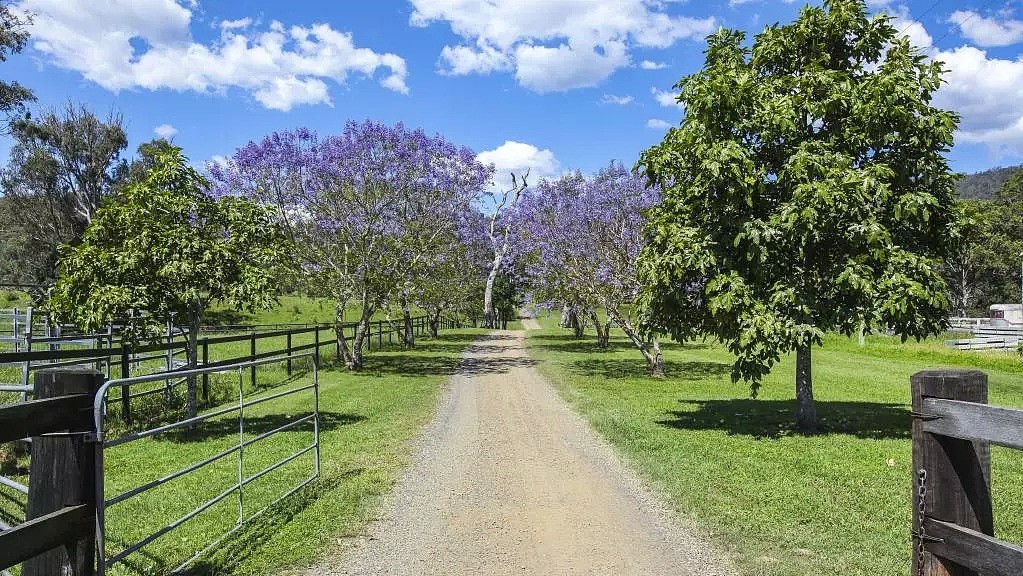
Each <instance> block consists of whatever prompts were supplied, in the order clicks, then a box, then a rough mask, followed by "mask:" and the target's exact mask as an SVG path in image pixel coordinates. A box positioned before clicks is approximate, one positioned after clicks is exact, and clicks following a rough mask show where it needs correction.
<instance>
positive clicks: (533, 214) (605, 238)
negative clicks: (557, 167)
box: [514, 162, 664, 375]
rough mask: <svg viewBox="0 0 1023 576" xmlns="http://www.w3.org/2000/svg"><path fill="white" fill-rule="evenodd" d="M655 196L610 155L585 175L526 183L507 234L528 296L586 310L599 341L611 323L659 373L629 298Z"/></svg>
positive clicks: (635, 291)
mask: <svg viewBox="0 0 1023 576" xmlns="http://www.w3.org/2000/svg"><path fill="white" fill-rule="evenodd" d="M659 198H660V195H659V193H658V191H657V189H656V187H653V188H648V187H646V185H645V182H644V180H643V179H642V178H641V177H639V176H638V175H636V174H634V173H631V172H629V171H628V170H626V169H625V167H624V166H622V165H621V164H620V163H617V162H612V163H611V164H610V165H609V166H607V167H606V168H604V169H602V170H600V171H599V172H598V173H597V174H596V175H595V176H594V177H592V178H589V179H587V178H585V177H583V176H582V175H581V174H578V173H577V174H572V175H568V176H565V177H562V178H560V179H558V180H555V181H547V180H544V181H541V182H540V184H539V185H537V186H536V187H535V188H531V189H528V190H527V191H526V192H525V193H524V194H523V196H522V199H521V200H520V201H519V204H518V206H517V209H516V215H515V220H516V223H517V227H518V230H517V231H516V233H515V235H514V237H515V242H516V255H517V260H518V261H520V262H521V263H523V264H524V269H525V273H526V276H527V278H529V279H530V282H531V284H532V287H533V290H534V291H535V294H534V296H536V297H538V298H539V299H541V300H551V301H559V302H570V303H572V305H573V306H575V307H577V308H578V309H582V310H585V311H586V312H587V314H588V315H589V316H590V321H591V322H592V323H593V325H594V327H595V328H596V331H597V344H598V345H599V346H601V347H605V346H607V345H608V336H609V331H610V328H611V324H612V323H613V324H617V325H618V326H619V327H620V328H621V329H622V330H623V331H624V332H625V334H626V335H627V336H628V337H629V338H630V339H631V340H632V342H633V344H635V346H636V348H637V349H638V350H639V351H640V353H641V354H642V355H643V358H644V359H645V360H646V362H647V367H648V368H649V369H650V372H651V373H652V374H655V375H663V374H664V362H663V359H662V357H661V351H660V346H659V344H658V342H657V340H656V339H653V338H651V339H648V338H644V337H643V335H642V334H641V332H640V330H639V326H638V324H637V322H636V320H635V318H634V310H635V307H634V306H633V305H634V304H635V302H636V299H637V297H638V295H639V289H640V285H639V281H638V278H637V271H636V261H637V258H638V256H639V252H640V249H641V247H642V245H643V229H644V225H645V224H646V218H645V216H644V212H645V210H646V209H648V208H649V207H651V206H653V205H654V204H655V203H656V202H657V201H658V200H659ZM600 311H604V312H606V314H607V318H608V322H607V323H606V324H604V323H602V322H601V315H600V313H599V312H600Z"/></svg>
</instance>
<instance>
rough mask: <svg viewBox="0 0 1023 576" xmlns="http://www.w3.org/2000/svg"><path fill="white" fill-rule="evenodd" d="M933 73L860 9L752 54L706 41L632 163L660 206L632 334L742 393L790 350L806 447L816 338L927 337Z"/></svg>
mask: <svg viewBox="0 0 1023 576" xmlns="http://www.w3.org/2000/svg"><path fill="white" fill-rule="evenodd" d="M942 73H943V69H942V64H941V63H940V62H935V61H931V60H929V59H928V58H927V57H926V56H925V55H924V54H923V53H922V52H921V51H919V50H918V49H916V48H914V47H912V46H911V45H910V43H909V39H908V38H907V37H905V36H902V35H900V34H899V33H898V31H897V30H896V29H895V27H893V26H892V22H891V19H890V18H889V17H888V16H885V15H875V16H869V15H868V12H867V7H866V4H865V3H864V2H862V1H860V0H828V1H826V2H825V3H824V5H823V6H822V7H806V8H804V9H803V10H802V11H801V12H800V15H799V17H798V19H797V20H795V21H794V22H793V23H791V24H787V25H777V24H775V25H771V26H768V27H767V28H765V29H764V31H763V32H762V33H760V34H758V35H757V36H756V38H755V39H754V42H753V44H752V46H748V45H747V44H746V43H745V36H744V34H743V33H742V32H738V31H733V30H726V29H722V30H720V31H718V32H717V33H716V34H714V35H712V36H710V37H709V39H708V47H707V50H706V61H705V64H704V67H703V69H702V70H700V71H699V72H697V73H696V74H693V75H691V76H687V77H685V78H683V79H682V80H681V81H680V82H679V83H678V84H677V85H676V88H678V89H679V90H680V91H681V94H680V96H679V99H678V100H679V102H680V103H681V104H682V105H683V107H684V109H685V116H684V118H683V120H682V122H681V125H680V126H678V127H675V128H672V129H671V130H669V132H668V134H667V135H666V136H665V137H664V140H663V141H662V142H661V143H660V144H658V145H656V146H654V147H652V148H650V149H649V150H647V151H645V152H644V153H643V154H642V156H641V158H640V161H639V169H640V170H641V171H642V173H644V174H645V175H646V177H647V178H648V180H649V182H650V183H653V184H658V185H660V186H661V188H662V192H663V196H664V197H663V202H662V203H661V204H660V205H658V206H657V207H655V208H653V209H652V210H651V212H650V214H649V217H650V224H649V226H648V230H647V236H648V243H647V245H646V247H645V248H644V249H643V252H642V254H641V256H640V277H641V279H642V280H643V282H644V284H645V289H644V297H643V302H644V304H645V307H646V309H647V310H649V313H648V317H647V318H646V321H645V323H646V326H647V328H648V329H650V330H655V331H663V332H667V333H670V334H672V336H674V337H675V339H677V340H683V339H686V338H690V337H693V336H695V335H698V334H709V335H712V336H714V337H716V338H718V339H720V340H721V341H722V342H724V343H725V344H726V345H727V346H728V348H729V350H730V351H731V352H732V353H734V354H735V363H734V365H733V369H732V378H733V380H740V379H744V380H747V381H749V382H750V383H751V387H752V390H753V393H754V394H755V393H756V390H757V388H758V387H759V383H760V381H761V379H762V377H763V376H764V375H765V374H767V373H768V372H769V371H770V369H771V367H772V365H773V364H774V363H775V362H777V361H778V360H779V358H780V356H781V355H782V354H786V353H788V352H790V351H795V352H796V357H797V361H796V366H797V368H796V397H797V406H798V407H797V415H796V417H797V421H798V424H799V426H800V428H801V429H802V430H804V431H806V432H813V431H815V430H816V429H817V416H816V407H815V403H814V398H813V387H812V379H811V361H810V358H811V350H812V347H813V346H814V345H819V344H820V343H821V342H822V337H823V334H824V332H825V331H828V330H837V331H839V332H841V333H843V334H847V335H851V334H853V333H855V332H857V331H858V330H859V328H860V326H861V324H862V325H866V326H887V327H889V328H891V329H892V330H894V331H895V332H896V333H898V334H900V335H902V337H903V339H905V338H907V337H915V338H922V337H925V336H927V335H929V334H934V333H936V332H938V331H940V330H941V329H942V328H943V326H944V324H945V320H946V316H947V312H948V308H949V298H948V294H947V291H948V290H947V286H946V284H945V281H944V280H943V279H942V275H941V273H940V270H939V264H940V262H941V260H942V259H943V258H945V257H946V256H947V254H948V252H949V248H950V245H951V243H952V238H953V236H954V231H955V229H956V226H955V219H956V212H955V209H954V207H953V204H954V198H955V190H954V184H955V175H953V174H952V173H951V172H950V171H949V168H948V163H947V160H946V158H945V155H946V153H947V152H948V151H949V150H950V148H951V146H952V135H953V132H954V130H955V128H956V125H957V122H958V117H957V116H956V115H955V114H953V113H951V112H948V111H944V110H940V109H937V108H935V107H933V106H932V105H931V98H932V95H933V94H934V92H935V91H936V90H938V88H939V87H940V85H941V82H942Z"/></svg>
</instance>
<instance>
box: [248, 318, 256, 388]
mask: <svg viewBox="0 0 1023 576" xmlns="http://www.w3.org/2000/svg"><path fill="white" fill-rule="evenodd" d="M249 359H250V360H252V361H253V362H255V361H256V331H255V330H253V331H252V339H251V340H249ZM249 373H250V377H251V378H252V388H253V389H255V387H256V367H255V366H252V367H251V368H250V370H249Z"/></svg>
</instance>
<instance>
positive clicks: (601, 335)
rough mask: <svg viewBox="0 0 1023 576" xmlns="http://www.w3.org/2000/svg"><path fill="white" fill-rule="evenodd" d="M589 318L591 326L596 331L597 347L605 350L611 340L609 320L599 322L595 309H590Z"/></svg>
mask: <svg viewBox="0 0 1023 576" xmlns="http://www.w3.org/2000/svg"><path fill="white" fill-rule="evenodd" d="M590 320H591V321H592V322H593V328H594V329H595V330H596V331H597V348H600V349H601V350H606V349H607V346H608V343H609V341H610V340H611V322H610V321H608V323H607V324H601V323H600V317H599V316H597V311H596V310H590Z"/></svg>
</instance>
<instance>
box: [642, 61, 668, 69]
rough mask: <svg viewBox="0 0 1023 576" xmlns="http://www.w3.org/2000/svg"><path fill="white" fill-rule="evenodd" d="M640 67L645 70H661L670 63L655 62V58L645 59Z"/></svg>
mask: <svg viewBox="0 0 1023 576" xmlns="http://www.w3.org/2000/svg"><path fill="white" fill-rule="evenodd" d="M639 67H640V68H642V69H644V70H660V69H661V68H667V67H668V65H667V64H665V63H664V62H654V61H653V60H644V61H642V62H640V63H639Z"/></svg>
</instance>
